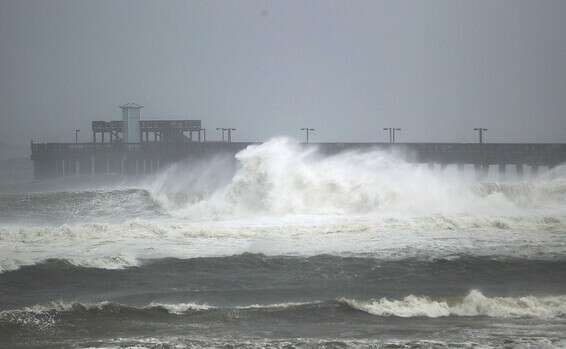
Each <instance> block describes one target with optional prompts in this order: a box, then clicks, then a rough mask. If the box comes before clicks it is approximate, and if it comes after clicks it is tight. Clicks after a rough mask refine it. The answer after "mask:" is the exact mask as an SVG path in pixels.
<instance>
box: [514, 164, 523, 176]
mask: <svg viewBox="0 0 566 349" xmlns="http://www.w3.org/2000/svg"><path fill="white" fill-rule="evenodd" d="M515 168H516V170H517V177H523V172H524V168H523V164H516V165H515Z"/></svg>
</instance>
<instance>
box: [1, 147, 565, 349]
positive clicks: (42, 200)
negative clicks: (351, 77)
mask: <svg viewBox="0 0 566 349" xmlns="http://www.w3.org/2000/svg"><path fill="white" fill-rule="evenodd" d="M13 163H14V162H11V163H10V164H13ZM16 163H17V164H18V166H19V167H18V168H15V169H13V171H11V172H9V173H10V177H9V181H8V180H6V178H8V177H4V182H3V183H0V348H565V347H566V167H564V166H558V167H556V168H553V169H547V170H545V171H539V172H538V173H537V174H525V175H524V176H522V177H519V176H516V175H515V174H514V173H513V172H512V171H511V170H510V171H508V173H507V174H506V175H505V176H499V175H498V174H497V173H496V171H491V172H490V174H489V175H488V176H487V177H482V178H478V177H477V176H476V174H475V173H474V172H473V171H472V169H465V171H464V172H459V171H458V170H457V169H456V168H452V167H451V166H449V167H448V168H446V169H442V170H441V169H430V168H428V167H427V166H421V165H416V164H412V163H408V162H405V161H404V160H403V157H402V156H400V155H399V154H396V155H393V154H389V153H384V152H379V151H364V152H347V153H341V154H337V155H332V156H322V155H321V154H319V153H318V152H317V151H316V148H303V147H299V146H298V145H297V144H295V143H294V142H293V141H290V140H288V139H283V138H278V139H273V140H271V141H269V142H267V143H264V144H262V145H257V146H251V147H249V148H247V149H246V150H243V151H242V152H240V153H238V154H237V155H236V157H235V158H227V157H217V158H213V159H208V160H206V161H202V162H198V163H178V164H175V165H173V166H171V167H169V168H167V169H164V170H163V171H161V172H160V173H157V174H155V175H151V176H147V177H139V178H122V177H117V176H105V177H89V176H77V177H66V178H57V179H52V180H44V181H33V180H31V179H28V178H29V176H30V175H29V173H26V171H28V172H29V171H30V168H29V166H28V167H26V166H21V163H20V162H16ZM3 164H4V166H11V165H10V164H9V163H7V162H3ZM4 170H5V172H6V168H5V169H4ZM18 171H19V172H18ZM14 173H16V175H14ZM18 173H20V174H21V176H20V175H19V174H18ZM18 177H21V178H20V180H17V179H18ZM14 178H16V180H14ZM1 179H2V177H1V176H0V182H1Z"/></svg>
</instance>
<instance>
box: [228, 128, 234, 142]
mask: <svg viewBox="0 0 566 349" xmlns="http://www.w3.org/2000/svg"><path fill="white" fill-rule="evenodd" d="M226 131H228V143H232V131H236V129H235V128H227V129H226Z"/></svg>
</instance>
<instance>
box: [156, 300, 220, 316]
mask: <svg viewBox="0 0 566 349" xmlns="http://www.w3.org/2000/svg"><path fill="white" fill-rule="evenodd" d="M145 308H148V309H151V308H163V309H165V310H167V311H168V312H169V313H171V314H183V313H186V312H189V311H203V310H209V309H214V308H215V307H214V306H211V305H208V304H200V303H159V302H152V303H150V304H149V305H148V306H147V307H145Z"/></svg>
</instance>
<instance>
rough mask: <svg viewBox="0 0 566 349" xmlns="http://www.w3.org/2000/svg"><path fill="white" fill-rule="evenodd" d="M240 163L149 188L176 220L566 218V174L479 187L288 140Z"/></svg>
mask: <svg viewBox="0 0 566 349" xmlns="http://www.w3.org/2000/svg"><path fill="white" fill-rule="evenodd" d="M236 160H237V162H238V165H239V166H238V167H237V170H236V171H235V173H234V175H233V176H232V177H229V178H228V177H227V176H224V177H223V179H222V180H219V179H217V178H216V177H218V174H216V173H217V172H221V171H222V168H223V167H222V165H221V164H222V162H221V161H215V162H213V163H212V164H211V165H210V167H204V168H202V167H201V166H197V167H196V169H195V168H191V167H188V166H187V167H184V166H181V165H178V166H176V167H174V168H172V169H170V170H169V171H166V172H165V173H163V174H161V175H160V176H159V177H158V178H157V179H156V180H155V181H154V182H153V183H151V184H149V185H148V190H149V191H150V192H151V193H152V195H153V196H154V197H155V198H156V200H157V201H158V202H160V203H161V204H162V205H163V207H165V208H167V209H168V211H169V212H170V213H171V214H173V215H175V216H178V217H188V218H195V217H199V218H202V217H209V218H210V217H223V216H233V215H235V216H242V215H243V216H246V215H258V214H277V215H282V214H285V215H286V214H323V215H327V214H339V215H344V214H350V215H351V214H376V213H379V214H385V213H392V212H395V213H399V214H402V215H404V216H415V215H432V214H442V215H453V214H470V215H493V214H495V215H499V216H522V215H525V214H529V213H532V211H533V210H548V212H549V214H550V215H553V216H558V215H559V214H564V213H565V211H564V204H565V203H566V176H564V173H563V172H564V170H563V169H561V168H559V169H555V170H553V171H551V173H546V174H545V175H541V176H539V177H536V178H532V179H529V180H528V181H510V182H508V181H506V182H500V181H495V182H494V181H492V179H490V178H488V179H486V181H477V180H476V179H475V178H474V177H473V176H472V177H471V178H470V176H469V174H468V175H466V174H461V173H457V172H456V171H448V170H446V171H434V170H431V169H429V168H428V167H426V166H423V165H418V164H413V163H410V162H407V161H405V160H403V157H402V156H401V155H399V154H391V153H388V152H384V151H378V150H373V151H371V150H370V151H348V152H343V153H339V154H336V155H329V156H324V155H322V154H320V153H319V152H318V151H317V149H316V148H315V147H312V148H308V147H307V148H305V147H302V146H300V145H299V144H297V143H295V142H293V141H291V140H289V139H286V138H276V139H272V140H270V141H269V142H266V143H264V144H261V145H253V146H249V147H248V148H246V149H245V150H242V151H241V152H239V153H238V154H237V155H236ZM232 167H233V166H232ZM189 169H190V170H189ZM211 169H214V171H211ZM187 172H189V173H190V174H187ZM228 172H230V171H228ZM211 173H215V174H216V175H215V176H212V175H211ZM185 177H186V178H187V180H186V181H184V180H183V178H185ZM209 177H212V178H213V179H211V181H212V182H213V183H214V184H215V185H214V186H211V185H210V183H209V181H208V180H207V178H209ZM183 183H186V186H183ZM171 186H172V187H171ZM171 188H173V189H171Z"/></svg>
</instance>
